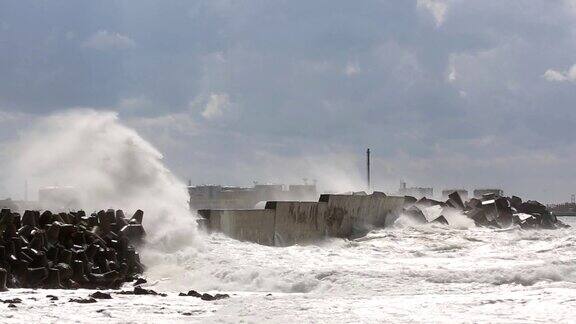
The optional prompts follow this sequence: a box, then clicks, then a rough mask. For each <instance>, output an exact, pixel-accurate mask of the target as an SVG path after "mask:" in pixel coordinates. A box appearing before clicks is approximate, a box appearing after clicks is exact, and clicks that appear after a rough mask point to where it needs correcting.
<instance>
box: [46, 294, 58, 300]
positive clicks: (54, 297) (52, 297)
mask: <svg viewBox="0 0 576 324" xmlns="http://www.w3.org/2000/svg"><path fill="white" fill-rule="evenodd" d="M46 298H49V299H50V300H58V297H56V296H54V295H46Z"/></svg>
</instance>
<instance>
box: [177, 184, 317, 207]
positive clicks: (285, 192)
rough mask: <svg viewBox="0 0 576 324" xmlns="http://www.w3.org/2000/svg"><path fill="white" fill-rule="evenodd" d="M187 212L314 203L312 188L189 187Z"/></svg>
mask: <svg viewBox="0 0 576 324" xmlns="http://www.w3.org/2000/svg"><path fill="white" fill-rule="evenodd" d="M188 193H189V194H190V208H191V209H193V210H198V209H252V208H255V206H256V205H257V204H258V203H259V202H263V201H271V200H274V201H289V200H290V201H314V200H317V199H318V193H317V191H316V185H315V184H293V185H288V186H285V185H281V184H255V185H254V187H249V188H246V187H228V186H221V185H201V186H189V187H188Z"/></svg>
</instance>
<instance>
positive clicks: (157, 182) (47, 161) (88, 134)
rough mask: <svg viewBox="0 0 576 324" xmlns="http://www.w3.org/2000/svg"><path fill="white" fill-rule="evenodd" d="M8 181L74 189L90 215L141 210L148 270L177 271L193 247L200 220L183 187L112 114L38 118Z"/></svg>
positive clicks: (17, 149)
mask: <svg viewBox="0 0 576 324" xmlns="http://www.w3.org/2000/svg"><path fill="white" fill-rule="evenodd" d="M10 150H11V154H12V156H13V157H14V159H12V160H11V161H10V165H9V170H10V175H11V177H12V178H13V179H12V180H11V181H10V182H11V183H21V182H22V181H23V179H28V180H29V181H30V182H31V183H33V184H35V185H36V186H38V187H43V186H53V185H56V186H71V187H74V188H75V189H76V190H77V191H78V193H79V194H80V197H79V198H80V207H81V208H82V209H84V210H86V211H87V212H92V211H97V210H100V209H108V208H114V209H123V210H124V211H125V213H126V214H127V215H131V213H133V212H134V211H136V210H137V209H142V210H144V227H145V229H146V231H147V234H148V236H147V244H146V246H145V248H144V250H143V251H142V257H143V261H144V263H145V264H146V265H147V266H148V267H149V270H148V271H150V272H152V273H154V272H156V271H160V272H162V271H163V270H158V269H159V268H161V269H163V268H165V267H170V266H176V265H177V264H178V263H179V261H178V260H179V258H178V257H177V256H175V254H177V252H178V251H180V253H181V252H182V251H183V250H190V249H195V248H196V247H197V245H198V242H199V240H198V239H197V231H196V222H195V216H194V215H193V214H192V213H191V212H190V210H189V207H188V193H187V190H186V185H185V184H184V183H182V182H181V181H179V180H178V179H177V178H176V177H175V176H174V175H173V174H172V173H171V172H170V171H169V170H168V169H167V168H166V167H165V166H164V165H163V163H162V154H161V153H160V152H159V151H158V150H156V149H155V148H154V147H153V146H152V145H151V144H150V143H148V142H147V141H145V140H144V139H143V138H142V137H140V136H139V135H138V134H137V133H136V132H135V131H134V130H132V129H130V128H128V127H126V126H124V125H123V124H122V123H121V122H120V120H119V119H118V116H117V114H116V113H114V112H100V111H94V110H90V109H81V110H73V111H67V112H63V113H58V114H55V115H52V116H49V117H46V118H43V119H41V120H39V121H38V122H37V123H35V124H33V125H31V127H30V128H29V129H26V130H25V132H23V133H22V136H21V137H20V138H19V139H18V140H17V141H16V142H15V143H13V144H12V145H11V146H10Z"/></svg>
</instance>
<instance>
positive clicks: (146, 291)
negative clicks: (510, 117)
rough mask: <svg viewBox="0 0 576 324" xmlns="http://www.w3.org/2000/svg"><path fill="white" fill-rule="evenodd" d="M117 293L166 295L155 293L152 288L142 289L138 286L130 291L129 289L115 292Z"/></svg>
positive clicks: (164, 295)
mask: <svg viewBox="0 0 576 324" xmlns="http://www.w3.org/2000/svg"><path fill="white" fill-rule="evenodd" d="M117 294H120V295H153V296H162V297H166V296H167V295H166V294H163V293H157V292H155V291H154V290H152V289H144V288H142V287H140V286H136V287H134V290H132V291H130V290H128V291H120V292H117Z"/></svg>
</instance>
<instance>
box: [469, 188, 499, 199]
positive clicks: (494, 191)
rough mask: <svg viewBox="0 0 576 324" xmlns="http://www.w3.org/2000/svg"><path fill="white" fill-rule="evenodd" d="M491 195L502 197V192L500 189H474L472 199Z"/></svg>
mask: <svg viewBox="0 0 576 324" xmlns="http://www.w3.org/2000/svg"><path fill="white" fill-rule="evenodd" d="M487 194H493V195H495V196H500V197H504V190H502V189H494V188H491V189H476V190H474V198H482V196H483V195H487Z"/></svg>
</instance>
